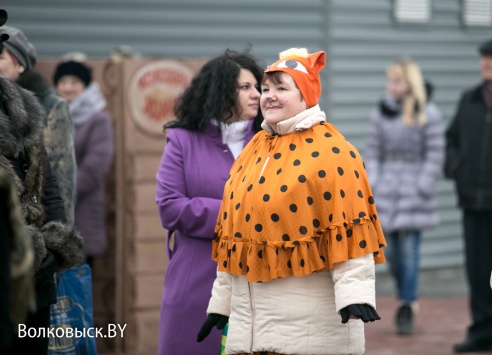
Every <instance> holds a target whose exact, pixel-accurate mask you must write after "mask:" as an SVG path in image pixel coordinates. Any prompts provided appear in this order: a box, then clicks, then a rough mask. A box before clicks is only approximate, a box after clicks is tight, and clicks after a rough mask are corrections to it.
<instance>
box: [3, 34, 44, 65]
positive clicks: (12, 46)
mask: <svg viewBox="0 0 492 355" xmlns="http://www.w3.org/2000/svg"><path fill="white" fill-rule="evenodd" d="M4 34H7V35H8V36H9V38H8V40H7V41H5V42H3V46H4V47H5V49H7V50H8V51H9V52H10V54H12V55H13V56H14V57H15V59H17V61H18V62H19V64H20V65H22V66H23V67H24V69H26V70H30V69H32V68H34V66H35V65H36V58H37V54H36V48H34V46H33V45H32V43H31V42H29V40H28V39H27V37H26V35H25V34H24V32H22V31H21V30H20V29H18V28H16V27H12V26H3V27H1V28H0V37H1V36H3V35H4Z"/></svg>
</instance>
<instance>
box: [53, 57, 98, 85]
mask: <svg viewBox="0 0 492 355" xmlns="http://www.w3.org/2000/svg"><path fill="white" fill-rule="evenodd" d="M64 75H73V76H76V77H77V78H79V79H80V80H81V81H82V82H83V83H84V85H85V86H89V84H90V83H91V81H92V71H91V68H89V67H88V66H86V65H85V64H82V63H80V62H76V61H74V60H69V61H68V62H63V63H60V64H58V66H57V67H56V70H55V74H54V75H53V83H54V84H55V86H56V85H58V81H60V79H61V78H62V76H64Z"/></svg>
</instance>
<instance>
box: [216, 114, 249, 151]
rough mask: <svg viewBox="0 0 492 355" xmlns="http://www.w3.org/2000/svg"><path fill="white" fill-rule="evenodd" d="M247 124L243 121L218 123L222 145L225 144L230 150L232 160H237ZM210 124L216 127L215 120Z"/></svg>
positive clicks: (242, 146) (244, 138)
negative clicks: (232, 156)
mask: <svg viewBox="0 0 492 355" xmlns="http://www.w3.org/2000/svg"><path fill="white" fill-rule="evenodd" d="M248 122H249V121H245V120H240V121H235V122H232V123H224V122H220V131H221V132H222V143H224V144H227V145H228V146H229V149H230V150H231V153H232V155H234V159H237V157H238V155H239V153H241V151H242V150H243V148H244V141H245V140H246V133H247V130H248ZM212 123H213V124H215V125H218V124H219V122H217V120H212Z"/></svg>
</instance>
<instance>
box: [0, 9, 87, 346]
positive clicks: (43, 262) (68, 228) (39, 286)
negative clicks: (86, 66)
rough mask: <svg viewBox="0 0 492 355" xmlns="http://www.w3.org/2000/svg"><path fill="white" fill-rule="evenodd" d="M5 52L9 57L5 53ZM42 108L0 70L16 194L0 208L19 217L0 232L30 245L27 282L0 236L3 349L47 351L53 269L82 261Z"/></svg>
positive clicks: (0, 120)
mask: <svg viewBox="0 0 492 355" xmlns="http://www.w3.org/2000/svg"><path fill="white" fill-rule="evenodd" d="M4 16H6V15H5V14H4V12H2V11H0V26H1V25H2V24H3V22H5V21H4V20H5V19H4V18H3V17H4ZM8 40H10V35H9V34H6V33H0V52H1V53H2V54H3V55H5V51H3V50H2V49H3V46H5V44H6V41H8ZM6 55H7V56H9V58H10V54H6ZM2 59H5V57H2ZM44 114H45V113H44V109H43V107H42V106H41V104H40V103H39V100H38V99H36V97H35V96H34V94H33V93H32V92H29V91H27V90H24V89H22V88H21V87H20V86H19V85H17V84H16V83H14V82H13V81H11V80H9V79H7V78H6V77H4V76H3V75H0V173H1V174H0V176H2V177H1V179H2V180H8V181H10V182H11V183H12V189H11V192H10V193H11V194H12V195H14V198H15V197H16V198H17V200H18V205H19V206H14V205H9V206H4V208H6V209H8V212H7V211H5V209H4V210H3V212H2V213H3V217H5V215H6V214H8V215H13V214H14V213H15V212H16V211H15V210H16V209H18V211H17V212H18V213H19V214H20V216H19V217H20V218H17V221H16V222H15V223H13V224H12V223H10V225H6V226H5V222H6V221H5V220H4V227H6V228H3V229H2V230H1V231H0V233H1V234H2V237H5V235H6V234H12V235H14V234H18V233H19V232H20V233H22V234H25V236H26V237H27V238H28V239H29V244H30V246H31V247H32V254H33V255H32V257H31V259H33V260H32V265H33V272H34V280H32V284H31V281H30V280H29V278H28V277H27V276H29V275H28V274H25V273H24V272H23V273H24V275H25V276H26V277H25V278H24V277H23V278H22V279H23V280H22V279H19V278H18V276H19V275H20V274H21V271H22V270H20V267H19V265H18V263H17V262H16V260H15V259H17V258H19V256H20V255H16V254H19V246H20V245H17V246H16V247H14V248H12V247H10V245H13V244H11V243H10V242H11V241H13V240H14V239H11V238H10V235H8V237H9V239H10V240H8V241H7V242H6V243H5V241H3V243H2V246H1V249H2V252H5V248H11V249H10V250H11V251H12V254H11V255H9V256H5V255H3V253H2V257H3V259H5V258H6V257H7V258H9V259H10V260H11V262H10V263H9V267H10V268H11V269H10V276H11V279H10V283H9V284H8V286H9V287H10V291H9V293H10V297H8V304H9V309H8V311H9V317H10V321H11V323H12V325H13V326H14V331H17V333H16V334H13V335H12V333H11V332H10V336H9V331H8V327H9V326H8V325H7V330H6V329H4V327H2V332H1V333H0V334H1V338H2V341H1V342H0V344H1V345H0V346H1V347H2V348H1V349H0V351H1V353H2V354H5V355H10V354H17V353H18V354H39V355H42V354H47V353H48V342H49V338H48V336H47V329H48V328H49V325H50V305H52V304H54V303H56V300H57V295H56V285H55V278H54V276H55V273H57V272H61V271H63V270H66V269H69V268H71V267H74V266H76V265H79V264H81V263H82V262H83V261H84V245H83V239H82V237H81V236H80V234H79V233H78V232H77V230H75V229H74V228H73V226H72V225H71V224H70V223H69V222H68V221H67V218H66V214H65V210H64V205H63V200H62V199H61V197H60V194H59V189H58V184H57V181H56V178H55V177H54V175H53V174H52V169H51V165H50V162H49V160H48V156H47V154H46V149H45V145H44V139H43V124H44ZM0 181H1V180H0ZM1 200H2V201H3V202H5V201H10V197H9V196H7V195H6V194H3V195H2V196H1ZM0 215H1V214H0ZM12 232H15V233H12ZM23 245H24V246H25V243H24V244H23ZM7 260H8V259H7ZM3 261H5V260H3ZM27 261H28V260H26V262H27ZM24 271H27V272H28V270H25V269H24ZM29 274H30V275H32V273H29ZM33 288H34V292H35V299H31V297H30V294H33V292H30V291H29V290H32V289H33ZM15 290H17V291H18V292H14V291H15ZM3 299H4V298H3ZM30 300H32V302H31V301H30ZM3 304H4V303H3ZM3 304H2V305H3ZM26 304H29V309H27V310H29V312H28V314H27V316H26V317H24V313H25V312H26V311H27V310H26V307H22V309H19V307H20V306H21V305H26ZM19 310H20V313H19ZM4 312H5V310H4ZM2 318H5V314H4V316H2ZM16 326H18V327H16ZM33 330H34V332H35V334H33ZM24 332H26V333H27V334H26V333H24ZM8 338H10V339H11V340H10V339H8Z"/></svg>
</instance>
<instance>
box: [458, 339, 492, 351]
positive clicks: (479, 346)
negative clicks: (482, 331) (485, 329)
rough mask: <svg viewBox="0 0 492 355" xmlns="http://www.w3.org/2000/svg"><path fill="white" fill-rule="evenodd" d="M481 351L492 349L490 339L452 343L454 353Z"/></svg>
mask: <svg viewBox="0 0 492 355" xmlns="http://www.w3.org/2000/svg"><path fill="white" fill-rule="evenodd" d="M482 351H487V352H488V351H492V340H489V339H487V340H470V339H466V340H465V341H464V342H462V343H459V344H455V345H454V352H455V353H473V352H482Z"/></svg>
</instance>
